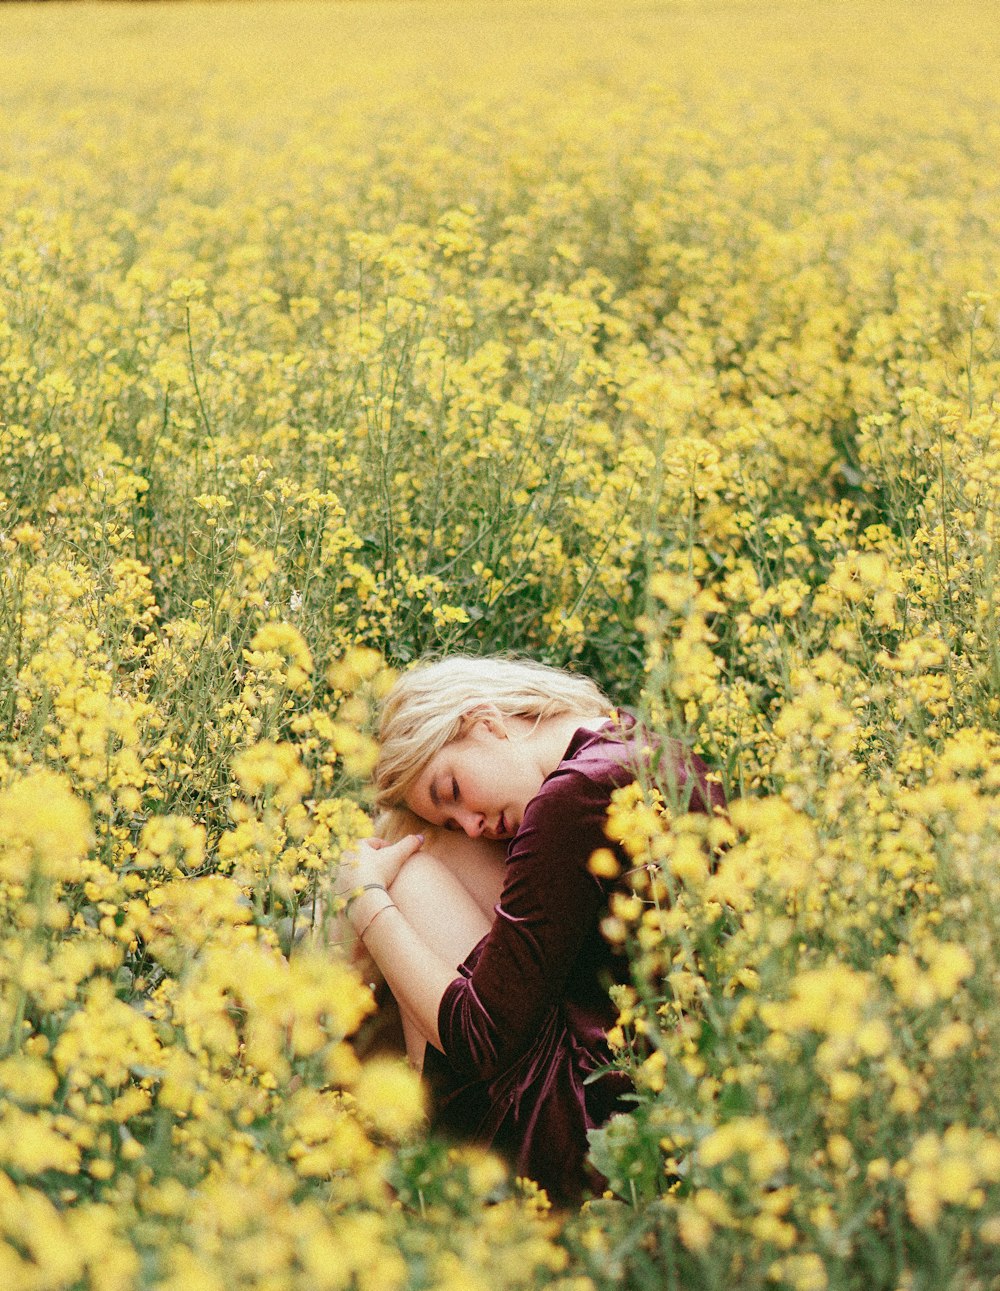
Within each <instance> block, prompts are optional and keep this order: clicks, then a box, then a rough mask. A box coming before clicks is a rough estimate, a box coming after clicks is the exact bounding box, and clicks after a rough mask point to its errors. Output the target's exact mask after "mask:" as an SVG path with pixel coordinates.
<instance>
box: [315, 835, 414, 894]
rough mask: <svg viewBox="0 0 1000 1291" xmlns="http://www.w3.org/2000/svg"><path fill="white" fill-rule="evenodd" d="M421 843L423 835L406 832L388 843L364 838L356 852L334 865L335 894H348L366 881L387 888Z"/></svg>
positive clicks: (379, 839) (378, 839)
mask: <svg viewBox="0 0 1000 1291" xmlns="http://www.w3.org/2000/svg"><path fill="white" fill-rule="evenodd" d="M423 843H424V836H423V834H407V835H406V837H405V838H401V839H400V840H399V842H398V843H393V844H392V845H391V846H389V845H388V844H386V843H385V842H384V841H383V840H382V839H381V838H366V839H365V840H364V841H363V842H361V843H359V844H358V846H357V848H356V850H355V851H353V852H349V853H348V854H347V855H346V856H343V857H342V858H341V861H340V865H339V866H338V867H337V878H336V887H335V892H336V895H337V896H342V897H345V896H350V894H351V893H352V892H354V891H356V890H357V889H358V888H363V887H364V886H365V884H366V883H380V884H381V885H382V886H383V887H384V888H388V887H390V886H391V884H392V883H393V882H394V881H395V878H396V875H397V874H398V873H399V871H400V870H401V869H402V868H403V866H404V864H405V863H406V862H407V861H408V860H409V859H410V857H411V856H413V854H414V853H415V852H419V851H420V848H421V847H422V846H423Z"/></svg>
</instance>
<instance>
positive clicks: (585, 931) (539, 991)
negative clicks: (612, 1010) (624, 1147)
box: [438, 767, 631, 1080]
mask: <svg viewBox="0 0 1000 1291" xmlns="http://www.w3.org/2000/svg"><path fill="white" fill-rule="evenodd" d="M630 778H631V777H630V775H629V773H628V772H627V771H626V770H624V769H622V774H621V780H622V782H623V783H624V782H625V781H627V780H628V779H630ZM608 794H609V788H608V786H607V785H604V784H601V783H595V781H594V780H592V779H590V778H589V777H588V776H586V775H584V774H582V773H581V772H580V771H578V770H574V769H564V768H562V767H561V768H559V769H558V770H557V772H555V773H554V774H553V775H552V776H551V777H550V778H549V779H548V780H547V781H546V783H545V785H544V786H543V788H542V791H541V792H540V793H539V794H538V795H537V796H536V797H535V798H533V799H532V801H531V803H530V804H529V806H528V810H527V811H526V812H525V816H524V820H523V822H522V826H521V829H520V830H519V831H518V834H517V837H516V839H515V840H514V843H513V845H512V847H511V852H510V855H509V857H508V861H507V876H506V881H505V883H504V889H503V893H502V895H501V898H500V903H499V905H498V906H497V918H496V922H495V924H494V926H493V929H492V930H491V932H490V933H489V934H488V936H487V937H486V939H485V941H484V942H483V943H482V950H481V953H480V955H479V958H478V961H477V963H476V965H475V967H474V969H473V970H472V972H471V974H470V975H469V976H462V977H459V978H457V979H456V980H455V981H454V982H453V983H452V984H451V986H449V987H448V989H447V990H446V991H445V995H444V998H443V999H442V1001H441V1007H440V1010H439V1013H438V1028H439V1032H440V1035H441V1041H442V1046H443V1048H444V1052H445V1054H446V1056H447V1057H448V1059H449V1061H450V1062H451V1063H452V1065H453V1066H454V1067H456V1068H457V1069H458V1070H460V1071H463V1072H465V1073H466V1074H467V1075H469V1076H477V1077H478V1078H479V1079H483V1080H490V1079H492V1077H493V1076H494V1075H495V1074H496V1073H498V1072H500V1071H503V1070H504V1069H505V1068H506V1067H507V1066H509V1065H510V1063H512V1062H513V1061H515V1060H516V1059H517V1058H518V1057H519V1056H520V1055H521V1054H522V1053H523V1052H524V1051H525V1050H526V1049H527V1048H528V1047H529V1046H530V1045H531V1043H532V1042H533V1041H534V1039H535V1037H536V1036H537V1035H538V1033H539V1030H540V1027H541V1024H542V1021H543V1019H544V1018H545V1017H546V1015H547V1014H548V1012H549V1010H550V1009H552V1008H554V1007H555V1006H556V1004H557V1002H558V1001H559V1000H560V998H561V997H562V995H563V992H564V987H565V984H566V981H567V978H568V976H569V974H570V973H571V971H572V970H573V966H574V964H575V963H576V961H577V959H578V957H579V955H580V952H581V948H582V947H583V944H584V942H585V941H586V939H587V938H588V937H589V936H590V935H592V934H593V933H594V930H595V925H596V923H597V920H598V917H599V913H600V911H601V908H602V906H603V903H604V901H605V897H606V894H605V891H604V889H603V888H602V885H601V883H600V882H599V881H598V879H596V878H595V877H594V876H593V875H592V874H591V873H590V871H589V870H588V868H587V862H588V860H589V859H590V856H591V854H592V853H593V852H594V851H595V850H596V849H597V848H599V847H607V846H608V845H609V844H608V840H607V838H606V836H605V834H604V820H605V816H606V812H607V807H608Z"/></svg>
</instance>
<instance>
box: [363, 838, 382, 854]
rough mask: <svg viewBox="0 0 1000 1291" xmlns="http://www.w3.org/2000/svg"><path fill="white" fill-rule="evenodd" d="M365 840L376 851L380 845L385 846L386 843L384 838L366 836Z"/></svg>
mask: <svg viewBox="0 0 1000 1291" xmlns="http://www.w3.org/2000/svg"><path fill="white" fill-rule="evenodd" d="M365 842H366V843H367V844H368V846H369V847H371V848H372V849H373V850H374V851H376V852H377V851H378V850H379V848H380V847H385V845H386V843H385V839H384V838H366V839H365Z"/></svg>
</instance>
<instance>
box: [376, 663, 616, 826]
mask: <svg viewBox="0 0 1000 1291" xmlns="http://www.w3.org/2000/svg"><path fill="white" fill-rule="evenodd" d="M487 704H489V705H492V706H493V707H494V708H496V709H498V710H499V712H500V714H501V716H502V717H505V718H506V717H526V718H531V719H534V720H535V721H538V722H540V721H544V720H545V719H546V718H548V717H558V716H561V715H562V714H563V713H578V714H579V715H580V716H581V717H599V716H603V715H607V714H609V713H610V712H611V709H612V705H611V701H610V700H609V699H608V697H607V696H606V695H605V694H604V693H603V692H602V691H601V690H600V688H599V687H598V686H597V685H595V683H594V682H592V681H590V680H589V679H588V678H587V677H579V676H576V675H575V674H574V673H571V672H566V671H565V670H564V669H562V668H551V667H549V666H548V665H547V664H543V663H536V662H535V661H534V660H532V659H512V658H506V657H502V656H496V655H492V656H487V657H483V658H473V657H470V656H467V655H452V656H450V657H449V658H446V659H438V660H434V661H430V662H428V661H424V662H422V663H418V664H417V665H416V666H415V667H413V668H411V669H410V670H409V671H408V672H405V673H403V675H402V676H401V677H400V678H399V680H398V681H397V682H396V684H395V685H394V686H393V688H392V690H391V691H390V692H389V694H388V696H387V698H386V700H385V703H384V705H383V707H382V715H381V720H380V723H379V758H378V763H377V765H376V767H375V806H376V808H377V809H378V810H381V811H389V810H392V809H394V808H399V807H401V806H402V805H403V803H404V802H405V799H406V795H407V793H409V791H410V789H411V788H412V786H413V784H414V783H415V781H416V780H417V779H418V777H419V775H420V773H421V771H423V769H424V767H425V766H426V765H427V763H428V762H430V760H431V758H433V757H434V755H435V754H436V753H438V752H439V751H440V750H441V749H443V748H444V746H445V745H446V744H450V743H451V742H452V740H456V739H458V738H459V736H460V734H461V732H462V727H463V724H464V723H465V722H466V721H467V720H468V719H469V718H470V717H474V716H475V713H476V709H477V708H483V707H485V706H486V705H487Z"/></svg>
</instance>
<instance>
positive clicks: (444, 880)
mask: <svg viewBox="0 0 1000 1291" xmlns="http://www.w3.org/2000/svg"><path fill="white" fill-rule="evenodd" d="M451 878H452V876H451V873H450V871H449V870H448V867H447V866H446V865H445V863H444V862H443V861H442V860H441V859H440V858H439V857H437V856H435V855H434V853H433V852H430V851H428V850H427V848H426V847H422V848H421V849H420V851H419V852H414V854H413V855H412V856H411V857H410V859H409V860H408V861H405V862H404V864H403V867H402V869H401V870H400V871H399V873H398V874H397V875H396V877H395V878H394V879H393V881H392V882H391V883H390V884H389V895H390V896H391V897H392V898H393V900H397V901H398V900H400V899H403V900H405V899H406V898H407V897H408V896H411V895H413V894H415V893H418V892H426V891H427V890H428V889H434V888H437V887H439V886H440V885H442V884H445V885H447V884H448V883H449V882H450V881H451Z"/></svg>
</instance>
